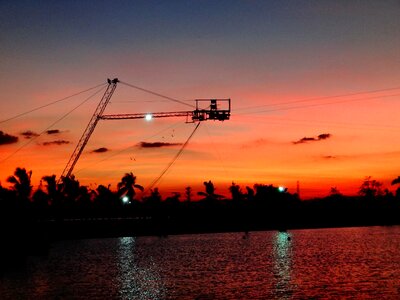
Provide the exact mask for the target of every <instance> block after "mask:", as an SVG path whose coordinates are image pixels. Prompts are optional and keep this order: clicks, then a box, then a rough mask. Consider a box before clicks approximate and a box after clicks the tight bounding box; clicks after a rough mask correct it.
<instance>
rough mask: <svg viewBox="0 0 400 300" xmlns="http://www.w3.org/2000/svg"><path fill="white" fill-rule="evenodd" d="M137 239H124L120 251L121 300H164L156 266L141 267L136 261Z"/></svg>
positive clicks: (120, 244)
mask: <svg viewBox="0 0 400 300" xmlns="http://www.w3.org/2000/svg"><path fill="white" fill-rule="evenodd" d="M135 247H136V239H135V238H134V237H122V238H120V239H119V249H118V269H119V273H118V277H119V278H118V279H119V281H120V285H121V287H120V290H119V295H120V297H121V299H149V300H150V299H162V298H164V297H165V291H164V290H165V289H164V287H163V284H162V281H161V277H160V274H159V271H158V270H157V268H156V266H155V264H154V263H153V264H150V265H148V266H144V267H139V266H138V264H137V261H136V260H135V259H136V257H135Z"/></svg>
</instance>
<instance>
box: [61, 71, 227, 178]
mask: <svg viewBox="0 0 400 300" xmlns="http://www.w3.org/2000/svg"><path fill="white" fill-rule="evenodd" d="M107 82H108V86H107V89H106V91H105V92H104V95H103V97H102V98H101V100H100V103H99V104H98V105H97V108H96V110H95V111H94V113H93V115H92V118H91V119H90V121H89V124H88V125H87V127H86V129H85V131H84V132H83V134H82V136H81V138H80V140H79V142H78V144H77V145H76V147H75V150H74V152H73V153H72V155H71V157H70V159H69V161H68V163H67V165H66V166H65V168H64V171H63V172H62V174H61V177H60V178H63V177H70V176H71V174H72V171H73V170H74V167H75V165H76V163H77V162H78V160H79V157H80V155H81V154H82V152H83V149H84V148H85V146H86V144H87V143H88V141H89V139H90V136H91V135H92V133H93V131H94V129H95V127H96V125H97V122H98V121H99V120H123V119H143V118H144V119H146V120H151V119H152V118H167V117H186V122H201V121H206V120H217V121H225V120H229V118H230V115H231V99H197V100H195V101H196V106H195V109H194V110H191V111H177V112H156V113H135V114H113V115H103V112H104V110H105V108H106V107H107V104H108V103H109V102H110V99H111V97H112V95H113V93H114V91H115V89H116V87H117V83H119V82H120V81H119V80H118V78H114V79H107ZM128 85H129V84H128ZM129 86H131V87H134V88H136V87H135V86H132V85H129ZM140 89H141V88H140ZM141 90H143V91H146V92H148V91H147V90H144V89H141ZM151 93H152V94H155V95H158V96H162V95H159V94H156V93H154V92H151ZM163 97H164V98H166V97H165V96H163ZM173 101H176V102H180V101H178V100H173ZM207 104H209V105H208V106H205V107H204V105H207ZM220 105H222V106H223V107H224V108H223V109H220V108H219V107H220Z"/></svg>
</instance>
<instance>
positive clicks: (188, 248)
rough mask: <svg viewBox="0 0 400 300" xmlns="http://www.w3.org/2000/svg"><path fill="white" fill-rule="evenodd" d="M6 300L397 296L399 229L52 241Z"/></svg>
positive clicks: (9, 288) (7, 284) (13, 276)
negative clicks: (52, 243) (49, 249)
mask: <svg viewBox="0 0 400 300" xmlns="http://www.w3.org/2000/svg"><path fill="white" fill-rule="evenodd" d="M0 298H1V299H310V298H312V299H339V298H347V299H349V298H353V299H360V298H361V299H400V227H398V226H396V227H365V228H341V229H319V230H293V231H288V232H251V233H249V235H248V236H247V237H246V236H244V234H243V233H223V234H202V235H184V236H183V235H182V236H170V237H167V238H157V237H139V238H135V237H124V238H115V239H93V240H76V241H64V242H58V243H55V244H54V245H53V246H52V248H51V251H50V253H49V256H48V257H46V258H29V259H28V261H27V264H26V266H25V267H24V268H19V269H17V270H13V271H11V272H7V273H4V274H3V275H2V277H0Z"/></svg>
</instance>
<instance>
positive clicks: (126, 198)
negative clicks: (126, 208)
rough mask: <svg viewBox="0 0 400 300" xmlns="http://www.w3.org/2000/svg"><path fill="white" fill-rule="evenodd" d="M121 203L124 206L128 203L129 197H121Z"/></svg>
mask: <svg viewBox="0 0 400 300" xmlns="http://www.w3.org/2000/svg"><path fill="white" fill-rule="evenodd" d="M122 202H123V203H124V204H127V203H128V202H129V197H128V196H123V197H122Z"/></svg>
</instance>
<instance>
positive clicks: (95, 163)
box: [75, 121, 182, 175]
mask: <svg viewBox="0 0 400 300" xmlns="http://www.w3.org/2000/svg"><path fill="white" fill-rule="evenodd" d="M178 125H182V123H181V122H180V121H179V122H176V123H174V124H172V125H170V126H168V127H166V128H164V129H162V130H160V131H158V132H156V133H154V134H152V135H151V136H149V137H147V138H145V139H144V141H148V140H150V139H151V138H153V137H155V136H157V135H159V134H161V133H163V132H165V131H167V130H169V129H172V128H177V127H178ZM135 147H137V143H136V144H135V145H131V146H128V147H126V148H124V149H121V150H119V151H117V152H114V153H112V154H111V155H108V156H107V157H105V158H103V159H100V160H99V161H97V162H94V163H93V164H90V165H89V166H86V167H83V168H81V169H79V170H78V171H75V175H76V174H78V173H79V172H81V171H84V170H86V169H88V168H89V167H92V166H95V165H97V164H99V163H101V162H103V161H107V160H109V159H111V158H113V157H114V156H117V155H119V154H121V153H123V152H125V151H127V150H129V149H132V148H135Z"/></svg>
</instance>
